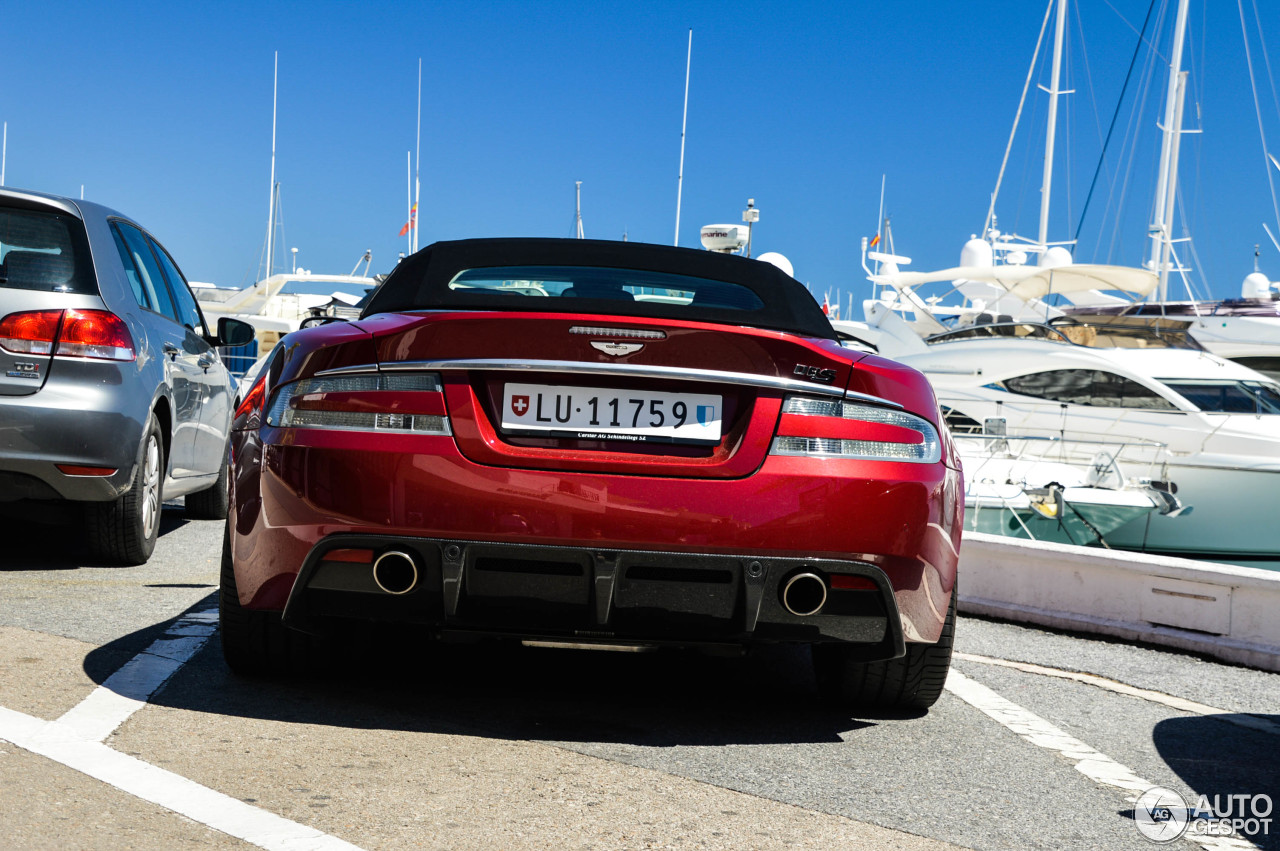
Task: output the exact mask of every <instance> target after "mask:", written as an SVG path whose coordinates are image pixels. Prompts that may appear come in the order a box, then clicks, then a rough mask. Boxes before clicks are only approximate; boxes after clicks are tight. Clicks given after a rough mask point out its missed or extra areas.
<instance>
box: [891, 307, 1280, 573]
mask: <svg viewBox="0 0 1280 851" xmlns="http://www.w3.org/2000/svg"><path fill="white" fill-rule="evenodd" d="M1103 330H1104V331H1105V330H1106V329H1103ZM1098 333H1099V329H1098V327H1097V326H1092V327H1091V326H1079V325H1077V326H1074V327H1073V328H1071V329H1069V330H1067V331H1066V332H1065V333H1064V331H1063V330H1062V329H1059V328H1054V327H1051V326H1048V325H1035V324H1030V323H992V324H987V325H975V326H971V327H969V328H964V329H960V330H957V331H952V332H947V333H944V334H941V335H937V336H934V337H932V338H930V339H928V340H926V341H924V345H922V346H921V348H920V349H918V350H916V351H913V352H892V351H891V352H888V353H889V354H891V355H892V356H894V357H896V358H898V359H899V360H901V361H903V362H904V363H907V364H909V365H911V366H913V367H915V368H916V369H919V370H921V371H922V372H924V373H925V374H926V375H927V376H929V378H930V380H931V381H932V382H933V385H934V389H935V391H936V393H937V394H938V398H939V402H940V403H941V404H942V405H943V406H945V408H946V409H947V418H948V420H949V422H950V423H951V424H952V426H953V429H954V430H956V431H963V430H965V429H973V428H975V427H981V424H983V423H985V421H987V420H989V419H996V420H1001V419H1002V420H1004V421H1005V422H1006V423H1007V424H1008V429H1009V431H1010V432H1016V433H1018V434H1022V435H1038V436H1045V437H1053V436H1058V437H1059V438H1061V439H1063V440H1064V441H1090V440H1110V441H1118V442H1123V443H1127V444H1131V445H1136V444H1141V443H1148V444H1149V445H1150V446H1152V447H1156V446H1159V447H1160V448H1159V450H1158V457H1157V455H1156V454H1155V453H1156V452H1157V450H1155V449H1153V450H1151V452H1152V454H1151V455H1150V457H1149V458H1148V459H1146V460H1147V463H1149V464H1151V465H1154V466H1155V467H1156V468H1157V469H1158V471H1159V472H1158V474H1157V475H1155V476H1152V479H1153V480H1154V481H1155V482H1163V483H1170V484H1167V485H1157V488H1159V487H1164V488H1166V489H1168V490H1169V491H1171V492H1174V493H1176V494H1177V497H1178V499H1179V500H1181V502H1182V504H1183V506H1184V507H1183V510H1181V511H1176V510H1175V511H1171V512H1169V513H1167V514H1161V513H1159V512H1158V511H1157V512H1147V513H1145V514H1144V516H1142V517H1141V518H1139V519H1136V520H1132V521H1130V522H1127V523H1125V524H1123V525H1121V526H1119V527H1118V528H1115V529H1114V530H1112V531H1110V532H1109V533H1108V534H1107V535H1106V536H1105V538H1106V542H1107V543H1108V544H1109V545H1111V546H1114V547H1118V548H1125V549H1133V550H1141V551H1147V552H1158V553H1168V554H1175V555H1182V556H1191V557H1205V558H1219V559H1231V560H1248V559H1265V560H1275V559H1277V558H1280V524H1276V523H1275V522H1274V519H1273V515H1274V500H1275V495H1276V494H1277V493H1280V386H1278V385H1276V384H1275V383H1274V382H1272V381H1271V380H1270V379H1268V378H1267V377H1265V376H1263V375H1261V374H1259V373H1257V372H1255V371H1253V370H1251V369H1248V368H1247V367H1243V366H1240V365H1239V364H1235V363H1232V362H1230V361H1227V360H1225V359H1223V358H1220V357H1217V356H1215V355H1213V354H1210V353H1208V352H1205V351H1203V350H1196V349H1180V348H1167V347H1160V343H1159V342H1158V338H1156V339H1154V340H1153V338H1151V337H1149V336H1145V335H1143V334H1141V333H1138V334H1135V335H1134V337H1133V342H1134V343H1135V345H1133V346H1132V347H1129V348H1117V347H1114V346H1112V347H1108V348H1090V347H1089V346H1087V345H1082V343H1086V342H1095V341H1096V340H1097V339H1098V337H1097V336H1093V335H1097V334H1098ZM1068 335H1071V336H1075V338H1076V339H1075V340H1074V341H1073V340H1072V339H1070V338H1069V336H1068ZM1118 336H1122V335H1120V334H1118V333H1116V332H1114V331H1110V332H1107V338H1106V340H1105V341H1106V342H1107V343H1114V342H1115V341H1116V338H1117V337H1118ZM1064 460H1070V461H1072V462H1073V463H1077V464H1088V463H1089V460H1090V459H1088V458H1086V457H1077V458H1073V459H1067V458H1064ZM966 472H968V471H966Z"/></svg>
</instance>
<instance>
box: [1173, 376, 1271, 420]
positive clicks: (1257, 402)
mask: <svg viewBox="0 0 1280 851" xmlns="http://www.w3.org/2000/svg"><path fill="white" fill-rule="evenodd" d="M1161 380H1162V381H1163V382H1164V383H1165V385H1166V386H1168V387H1169V389H1170V390H1172V391H1174V392H1175V393H1178V394H1179V395H1181V396H1183V397H1185V398H1186V400H1187V401H1188V402H1190V403H1191V404H1193V405H1195V406H1196V407H1197V408H1199V409H1200V410H1202V411H1206V412H1209V413H1218V414H1280V386H1277V385H1275V384H1271V383H1269V382H1264V381H1230V380H1221V379H1218V380H1213V379H1190V378H1165V379H1161Z"/></svg>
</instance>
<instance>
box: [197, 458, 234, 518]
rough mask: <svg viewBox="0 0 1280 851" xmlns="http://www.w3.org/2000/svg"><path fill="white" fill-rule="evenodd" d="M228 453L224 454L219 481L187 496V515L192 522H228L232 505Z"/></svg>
mask: <svg viewBox="0 0 1280 851" xmlns="http://www.w3.org/2000/svg"><path fill="white" fill-rule="evenodd" d="M230 469H231V465H230V464H228V463H227V460H226V453H223V462H222V469H220V470H219V471H218V480H217V481H216V482H214V483H213V484H212V485H211V486H209V487H207V488H205V489H204V490H202V491H196V492H195V493H189V494H187V499H186V515H187V517H189V518H190V519H192V520H226V519H227V508H228V507H229V505H230V503H231V493H230V489H229V488H228V482H229V480H230V478H231V476H230V474H229V470H230Z"/></svg>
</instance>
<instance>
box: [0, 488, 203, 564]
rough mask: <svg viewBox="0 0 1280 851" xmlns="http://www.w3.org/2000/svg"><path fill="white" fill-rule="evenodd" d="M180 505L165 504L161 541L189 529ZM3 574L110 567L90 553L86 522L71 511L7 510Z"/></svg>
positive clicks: (1, 536) (0, 534)
mask: <svg viewBox="0 0 1280 851" xmlns="http://www.w3.org/2000/svg"><path fill="white" fill-rule="evenodd" d="M188 522H189V521H188V520H187V519H186V516H185V515H184V513H183V509H182V506H181V504H166V505H165V506H164V510H163V511H161V512H160V531H159V537H161V538H163V537H164V536H165V535H167V534H169V533H170V532H173V531H175V530H177V529H181V528H182V527H183V526H185V525H187V523H188ZM0 540H3V541H4V542H5V546H4V548H3V552H0V570H77V569H79V568H81V567H111V566H112V565H110V564H107V563H106V562H103V561H100V560H98V559H96V558H95V557H94V556H92V555H91V554H90V553H89V545H88V541H87V540H86V538H85V526H84V518H83V516H82V515H81V513H80V512H79V511H77V510H75V509H74V508H72V507H67V506H62V507H60V509H57V510H51V509H49V508H48V507H40V509H39V510H38V511H37V510H24V509H23V507H20V506H8V507H6V510H5V512H4V513H2V514H0Z"/></svg>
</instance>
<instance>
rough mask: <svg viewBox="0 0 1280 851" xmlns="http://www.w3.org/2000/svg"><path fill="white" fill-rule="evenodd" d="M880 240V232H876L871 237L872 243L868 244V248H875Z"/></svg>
mask: <svg viewBox="0 0 1280 851" xmlns="http://www.w3.org/2000/svg"><path fill="white" fill-rule="evenodd" d="M879 241H880V234H876V235H875V236H873V237H871V244H870V245H868V246H867V248H875V247H876V243H877V242H879Z"/></svg>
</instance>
